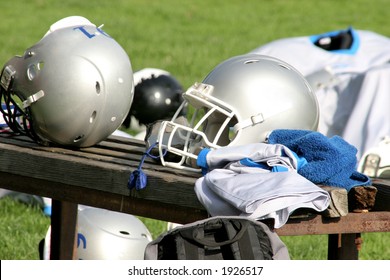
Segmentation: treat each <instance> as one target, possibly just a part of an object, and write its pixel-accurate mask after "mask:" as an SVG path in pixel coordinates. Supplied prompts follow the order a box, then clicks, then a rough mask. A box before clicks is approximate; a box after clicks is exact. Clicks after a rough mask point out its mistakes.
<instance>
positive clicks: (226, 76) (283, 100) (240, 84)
mask: <svg viewBox="0 0 390 280" xmlns="http://www.w3.org/2000/svg"><path fill="white" fill-rule="evenodd" d="M183 98H184V100H185V102H184V103H183V107H184V106H185V105H186V104H185V103H188V107H189V108H188V111H190V110H191V109H190V107H193V108H194V111H193V112H194V113H193V115H192V118H191V121H190V124H186V123H185V122H183V119H182V118H179V117H178V116H179V113H178V112H176V115H175V116H174V117H173V119H172V120H171V121H165V122H162V123H161V126H160V129H159V133H158V136H157V142H158V149H159V154H160V158H161V161H162V164H163V165H166V166H172V167H176V168H180V169H183V168H184V169H190V170H193V168H191V167H188V166H192V167H194V164H193V162H194V160H195V162H196V159H197V153H198V152H199V150H201V149H202V148H211V149H216V148H219V147H222V146H229V145H244V144H249V143H257V142H264V141H266V139H267V135H268V134H269V133H270V132H271V131H272V130H275V129H308V130H316V129H317V126H318V120H319V108H318V103H317V99H316V97H315V95H314V93H313V91H312V89H311V87H310V86H309V84H308V82H307V81H306V80H305V78H304V77H303V76H302V75H301V74H300V73H299V72H298V71H297V70H296V69H295V68H293V67H292V66H291V65H289V64H287V63H285V62H283V61H281V60H279V59H277V58H273V57H268V56H263V55H258V54H245V55H241V56H236V57H233V58H230V59H228V60H226V61H224V62H222V63H221V64H219V65H218V66H217V67H215V68H214V70H212V71H211V73H210V74H209V75H208V76H207V77H206V78H205V79H204V80H203V82H202V83H195V84H194V85H193V86H192V87H190V88H189V89H188V90H187V91H186V92H185V93H184V94H183ZM179 110H180V109H179ZM167 153H172V154H175V155H177V156H178V157H174V158H175V161H167V160H165V157H164V156H165V155H166V154H167ZM195 169H197V168H195Z"/></svg>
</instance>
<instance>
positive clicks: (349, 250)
mask: <svg viewBox="0 0 390 280" xmlns="http://www.w3.org/2000/svg"><path fill="white" fill-rule="evenodd" d="M360 244H361V238H360V233H347V234H329V236H328V260H358V259H359V249H360Z"/></svg>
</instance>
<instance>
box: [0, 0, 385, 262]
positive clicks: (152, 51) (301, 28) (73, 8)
mask: <svg viewBox="0 0 390 280" xmlns="http://www.w3.org/2000/svg"><path fill="white" fill-rule="evenodd" d="M387 7H388V1H387V0H374V1H372V0H354V1H345V0H327V1H312V0H300V1H298V0H297V1H292V0H263V1H260V0H247V1H242V0H231V1H224V0H215V1H211V0H197V1H183V0H165V1H160V0H149V1H141V0H139V1H137V0H112V1H107V0H104V1H103V0H95V1H94V0H89V1H83V0H77V1H76V0H61V1H59V0H29V1H25V0H13V1H1V2H0V11H1V24H0V38H1V47H0V64H1V65H3V64H4V63H6V62H7V61H8V60H9V59H10V58H11V57H13V56H14V55H21V54H23V52H24V50H25V49H26V48H27V47H29V46H31V45H33V44H34V43H36V42H37V41H38V40H39V39H40V38H41V37H42V36H43V34H44V33H45V32H46V31H47V29H48V28H49V26H50V25H51V24H52V23H54V22H55V21H56V20H58V19H61V18H62V17H65V16H70V15H81V16H85V17H87V18H89V19H90V20H91V21H92V22H94V23H96V24H97V25H100V24H105V25H104V28H103V29H104V30H105V31H106V32H107V33H109V34H110V35H111V36H112V37H114V38H115V39H116V40H117V41H118V42H119V43H120V44H121V45H122V46H123V48H124V49H125V50H126V51H127V53H128V55H129V56H130V59H131V62H132V65H133V68H134V69H135V70H138V69H142V68H145V67H156V68H162V69H166V70H168V71H170V72H171V73H172V74H174V75H175V76H176V77H177V78H178V80H179V81H181V83H182V84H183V86H184V87H185V88H187V87H189V86H190V85H192V84H193V83H194V82H195V81H202V79H203V78H204V77H205V76H206V75H207V74H208V73H209V72H210V71H211V70H212V68H213V67H214V66H215V65H216V64H218V63H219V62H221V61H223V60H225V59H227V58H229V57H231V56H234V55H238V54H242V53H245V52H248V51H250V50H252V49H254V48H256V47H258V46H259V45H262V44H264V43H266V42H269V41H272V40H275V39H279V38H284V37H291V36H306V35H311V34H318V33H322V32H326V31H331V30H336V29H344V28H346V27H348V26H353V27H354V28H356V29H366V30H372V31H374V32H377V33H380V34H383V35H386V36H390V29H389V27H388V26H389V25H388V21H389V18H390V9H388V8H387ZM144 221H145V223H146V224H147V226H148V227H149V228H150V229H151V231H152V232H153V234H154V236H157V235H158V234H159V233H161V232H162V231H163V230H164V229H165V223H163V222H160V221H154V220H150V219H145V220H144ZM49 222H50V220H49V219H48V218H46V217H44V216H43V215H42V214H41V212H40V210H39V209H31V208H29V207H25V206H24V205H20V204H17V203H14V202H12V201H0V236H1V238H0V259H36V258H37V257H38V254H37V249H36V248H37V242H38V241H39V240H40V239H41V238H43V236H44V235H45V233H46V227H47V226H48V224H49ZM363 238H364V241H365V243H364V245H363V249H362V252H361V254H360V256H361V258H362V259H390V252H389V246H388V244H389V241H390V236H389V234H388V233H372V234H371V233H370V234H365V235H363ZM283 240H284V241H285V242H286V244H287V246H288V247H289V250H290V254H291V255H292V258H293V259H325V258H326V243H327V239H326V236H297V237H295V236H294V237H283Z"/></svg>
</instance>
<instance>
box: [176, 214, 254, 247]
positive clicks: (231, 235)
mask: <svg viewBox="0 0 390 280" xmlns="http://www.w3.org/2000/svg"><path fill="white" fill-rule="evenodd" d="M218 222H219V225H216V224H215V223H204V224H199V225H198V226H197V227H196V228H195V229H192V228H188V229H185V230H182V231H181V232H180V234H181V236H182V237H183V238H185V239H188V240H194V241H195V242H197V243H198V244H201V245H203V246H209V247H221V246H225V245H228V244H231V243H234V242H236V241H237V240H239V239H240V238H241V237H242V235H243V234H244V233H245V231H246V229H247V227H248V225H249V223H248V221H246V220H234V221H233V220H231V219H228V220H225V219H219V221H218ZM233 223H234V224H235V225H236V227H237V228H238V231H237V229H236V228H235V227H234V226H233ZM222 227H223V228H224V230H225V231H226V235H227V239H226V240H224V241H221V242H218V241H214V240H209V239H206V238H205V231H206V232H207V231H213V230H219V229H221V228H222Z"/></svg>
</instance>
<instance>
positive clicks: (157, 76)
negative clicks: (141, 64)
mask: <svg viewBox="0 0 390 280" xmlns="http://www.w3.org/2000/svg"><path fill="white" fill-rule="evenodd" d="M134 84H135V88H134V99H133V104H132V106H131V108H130V111H129V114H128V115H127V117H126V119H125V121H124V122H123V126H125V127H126V128H129V127H130V125H131V117H132V116H133V117H134V118H135V119H137V120H138V122H139V124H140V125H148V124H151V123H154V122H155V121H157V120H167V119H170V118H172V116H173V115H174V114H175V112H176V111H177V109H178V108H179V106H180V105H181V103H182V102H183V98H182V93H183V87H182V86H181V84H180V83H179V81H178V80H177V79H176V78H175V77H173V76H172V75H171V74H170V73H169V72H167V71H164V70H161V69H154V68H145V69H142V70H140V71H137V72H135V73H134Z"/></svg>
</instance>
